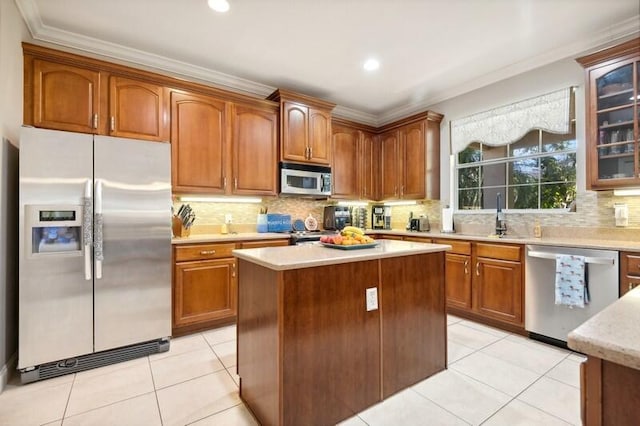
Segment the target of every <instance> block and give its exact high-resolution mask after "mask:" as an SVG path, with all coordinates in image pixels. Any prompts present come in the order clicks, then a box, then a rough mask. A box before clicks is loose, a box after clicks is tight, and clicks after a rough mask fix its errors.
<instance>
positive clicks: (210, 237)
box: [171, 229, 640, 251]
mask: <svg viewBox="0 0 640 426" xmlns="http://www.w3.org/2000/svg"><path fill="white" fill-rule="evenodd" d="M366 233H367V234H374V235H375V234H384V235H400V236H414V237H424V238H450V239H455V240H465V241H484V242H495V243H501V244H508V243H511V244H535V245H543V246H544V245H547V246H559V247H580V248H591V249H601V250H630V251H640V241H639V240H637V239H636V240H626V241H625V240H613V239H600V238H569V237H547V236H543V237H542V238H534V237H528V236H518V235H508V234H507V236H506V237H504V238H498V237H496V236H490V235H475V234H462V233H444V232H439V231H429V232H416V231H405V230H398V229H396V230H394V229H367V231H366ZM286 238H289V234H288V233H277V232H266V233H257V232H241V233H236V234H195V235H191V236H189V237H174V238H173V239H172V240H171V243H172V244H192V243H216V242H226V241H244V240H277V239H286Z"/></svg>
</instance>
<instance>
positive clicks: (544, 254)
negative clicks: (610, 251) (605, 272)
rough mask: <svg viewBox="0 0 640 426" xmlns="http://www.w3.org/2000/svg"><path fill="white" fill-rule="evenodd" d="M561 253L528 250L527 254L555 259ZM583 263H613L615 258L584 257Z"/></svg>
mask: <svg viewBox="0 0 640 426" xmlns="http://www.w3.org/2000/svg"><path fill="white" fill-rule="evenodd" d="M557 254H561V253H550V252H546V251H534V250H529V251H528V252H527V256H529V257H536V258H538V259H553V260H555V259H556V255H557ZM584 261H585V263H597V264H599V265H613V264H615V262H616V260H615V259H613V258H611V257H585V258H584Z"/></svg>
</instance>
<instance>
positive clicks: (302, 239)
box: [289, 231, 337, 246]
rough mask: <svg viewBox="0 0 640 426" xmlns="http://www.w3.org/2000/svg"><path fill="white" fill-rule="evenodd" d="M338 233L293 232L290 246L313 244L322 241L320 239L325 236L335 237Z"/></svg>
mask: <svg viewBox="0 0 640 426" xmlns="http://www.w3.org/2000/svg"><path fill="white" fill-rule="evenodd" d="M336 233H337V231H293V232H291V233H290V234H289V235H290V237H289V244H290V245H292V246H295V245H298V244H303V243H312V242H315V241H320V237H322V236H323V235H335V234H336Z"/></svg>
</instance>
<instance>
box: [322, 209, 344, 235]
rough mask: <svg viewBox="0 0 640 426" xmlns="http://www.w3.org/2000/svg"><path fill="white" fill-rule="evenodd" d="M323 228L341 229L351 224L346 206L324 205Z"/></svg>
mask: <svg viewBox="0 0 640 426" xmlns="http://www.w3.org/2000/svg"><path fill="white" fill-rule="evenodd" d="M322 222H323V223H324V229H331V230H334V229H335V230H338V231H341V230H342V229H343V228H344V227H345V226H349V225H351V213H349V208H348V207H346V206H326V207H325V208H324V218H323V221H322Z"/></svg>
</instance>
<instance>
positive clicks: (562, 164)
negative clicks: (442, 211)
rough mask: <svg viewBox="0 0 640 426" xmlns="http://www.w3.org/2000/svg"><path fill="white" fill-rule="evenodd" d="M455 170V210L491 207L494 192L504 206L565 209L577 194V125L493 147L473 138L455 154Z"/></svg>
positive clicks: (541, 132)
mask: <svg viewBox="0 0 640 426" xmlns="http://www.w3.org/2000/svg"><path fill="white" fill-rule="evenodd" d="M456 174H457V183H458V209H459V210H476V209H495V208H496V195H497V194H498V193H501V194H502V195H503V197H504V199H505V202H506V208H507V209H566V208H568V207H569V205H570V204H571V203H572V202H573V201H574V200H575V197H576V138H575V126H573V125H572V126H571V133H569V134H564V135H559V134H554V133H549V132H545V131H542V130H532V131H530V132H529V133H527V134H526V135H525V136H524V137H522V138H521V139H520V140H518V141H516V142H514V143H511V144H508V145H502V146H497V147H493V146H490V145H487V144H483V143H477V142H474V143H472V144H470V145H469V146H467V148H466V149H464V150H462V151H460V153H459V154H458V157H457V162H456ZM505 194H506V196H505ZM502 207H505V206H502Z"/></svg>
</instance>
